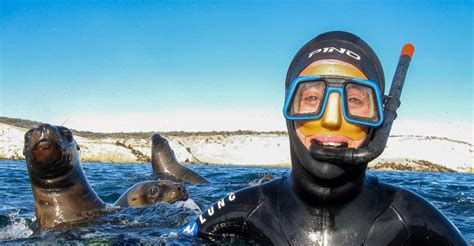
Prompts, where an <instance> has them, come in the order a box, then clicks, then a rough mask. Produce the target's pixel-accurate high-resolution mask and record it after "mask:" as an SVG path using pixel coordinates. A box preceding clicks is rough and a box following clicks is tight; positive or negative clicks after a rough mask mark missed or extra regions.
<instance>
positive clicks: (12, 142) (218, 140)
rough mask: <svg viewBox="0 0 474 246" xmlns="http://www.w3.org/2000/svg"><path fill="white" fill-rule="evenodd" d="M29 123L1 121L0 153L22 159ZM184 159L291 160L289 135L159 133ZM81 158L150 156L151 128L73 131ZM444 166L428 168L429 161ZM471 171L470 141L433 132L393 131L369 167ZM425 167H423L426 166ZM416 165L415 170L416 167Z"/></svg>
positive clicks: (138, 159)
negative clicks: (89, 134)
mask: <svg viewBox="0 0 474 246" xmlns="http://www.w3.org/2000/svg"><path fill="white" fill-rule="evenodd" d="M27 130H28V129H26V128H21V127H17V126H13V125H9V124H5V123H0V159H23V158H24V157H23V154H22V151H23V137H24V134H25V132H26V131H27ZM163 136H164V137H165V138H167V139H168V141H169V143H170V145H171V148H172V149H173V150H174V152H175V154H176V156H177V158H178V160H179V161H180V162H183V163H208V164H222V165H259V166H267V165H268V166H289V163H290V156H289V143H288V136H287V135H286V134H284V133H258V132H228V133H180V134H174V135H173V134H170V135H168V134H166V133H165V134H163ZM75 138H76V140H77V142H78V144H79V146H80V148H81V150H80V154H81V159H82V161H84V162H121V163H136V162H148V161H149V160H150V156H151V134H150V136H147V137H144V136H143V134H142V135H139V134H137V135H133V134H124V135H123V136H119V137H111V136H107V135H105V137H95V136H94V137H84V136H78V135H77V134H76V136H75ZM433 164H437V165H435V166H438V165H439V167H441V168H444V167H445V168H447V169H440V170H438V169H436V168H435V169H432V168H431V167H432V165H433ZM413 166H423V167H424V168H427V169H426V170H428V171H429V170H435V171H436V170H438V171H443V170H444V171H449V169H452V170H454V171H458V172H469V173H472V172H473V148H472V143H469V142H467V141H462V140H456V139H449V138H446V137H437V136H421V135H393V136H391V137H390V139H389V142H388V144H387V148H386V150H385V151H384V153H383V154H382V155H381V156H380V157H379V158H377V159H376V160H374V161H373V162H372V163H371V164H370V167H372V168H376V169H387V170H393V169H395V170H413V169H410V167H413ZM423 167H422V168H421V170H424V169H423ZM415 170H417V169H416V168H415Z"/></svg>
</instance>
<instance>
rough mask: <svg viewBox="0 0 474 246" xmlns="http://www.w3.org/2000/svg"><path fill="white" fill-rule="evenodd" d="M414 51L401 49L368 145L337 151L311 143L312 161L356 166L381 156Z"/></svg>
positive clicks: (404, 47)
mask: <svg viewBox="0 0 474 246" xmlns="http://www.w3.org/2000/svg"><path fill="white" fill-rule="evenodd" d="M414 51H415V47H414V46H413V45H412V44H410V43H407V44H405V45H404V46H403V48H402V52H401V54H400V60H399V61H398V65H397V69H396V71H395V74H394V76H393V80H392V86H391V87H390V92H389V95H388V96H384V115H385V120H384V123H383V125H382V126H381V127H380V128H379V129H376V131H375V134H374V136H373V138H372V140H371V141H370V142H369V143H368V145H367V146H366V147H363V148H360V149H354V148H345V149H337V148H331V147H321V146H318V145H317V144H316V143H313V144H312V145H311V146H310V153H311V156H312V157H313V158H314V159H316V160H319V161H324V162H330V163H339V164H345V165H358V164H367V163H368V162H369V161H372V160H374V159H375V158H377V157H378V156H379V155H380V154H382V152H383V151H384V149H385V146H386V144H387V141H388V137H389V135H390V130H391V129H392V125H393V121H394V120H395V119H396V118H397V109H398V107H399V106H400V96H401V94H402V89H403V85H404V83H405V77H406V74H407V71H408V66H409V65H410V61H411V58H412V57H413V52H414Z"/></svg>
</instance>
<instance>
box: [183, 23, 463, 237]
mask: <svg viewBox="0 0 474 246" xmlns="http://www.w3.org/2000/svg"><path fill="white" fill-rule="evenodd" d="M413 51H414V48H413V46H411V45H407V46H405V47H404V49H403V50H402V54H401V56H400V61H399V65H398V67H397V71H396V72H395V76H394V80H393V82H392V87H391V90H390V94H389V95H388V96H384V95H383V92H384V85H385V79H384V73H383V69H382V66H381V64H380V61H379V59H378V57H377V55H376V54H375V53H374V51H373V50H372V49H371V48H370V47H369V46H368V45H367V44H366V43H365V42H364V41H363V40H361V39H360V38H359V37H357V36H355V35H353V34H351V33H347V32H327V33H324V34H321V35H319V36H317V37H316V38H314V39H313V40H311V41H310V42H308V43H307V44H306V45H305V46H303V48H301V49H300V51H299V52H298V53H297V54H296V55H295V57H294V58H293V61H292V62H291V64H290V67H289V69H288V73H287V77H286V85H285V86H286V87H285V88H286V93H285V96H286V101H285V104H284V110H283V113H284V116H285V118H286V123H287V128H288V135H289V140H290V150H291V162H292V171H291V173H290V174H289V175H286V176H283V177H282V178H278V179H274V180H272V181H270V182H267V183H265V184H262V185H259V186H253V187H249V188H245V189H242V190H240V191H238V192H236V193H231V194H229V195H228V196H227V197H225V198H223V199H221V200H219V201H217V203H215V204H214V205H213V206H211V207H210V208H209V209H208V210H206V211H204V212H203V213H202V214H201V215H199V216H198V218H196V219H195V220H194V221H191V222H190V223H188V224H187V225H185V226H184V227H183V229H182V230H183V233H186V234H191V235H194V236H199V237H203V238H208V239H211V240H223V239H231V240H233V239H234V238H239V239H243V240H248V241H249V242H251V243H257V244H272V245H282V244H291V245H308V244H311V245H361V244H364V245H389V244H390V245H402V244H418V243H419V244H420V245H467V242H466V241H465V240H464V239H463V237H462V235H461V234H460V232H459V231H458V230H457V229H456V227H455V226H454V225H453V224H452V223H451V222H450V221H449V220H448V219H447V218H446V217H445V216H444V215H443V214H442V213H441V212H440V211H439V210H437V209H436V208H435V207H434V206H433V205H432V204H430V203H429V202H428V201H426V200H424V199H423V198H421V197H420V196H418V195H416V194H414V193H413V192H411V191H408V190H405V189H403V188H400V187H394V186H391V185H388V184H383V183H380V182H378V180H377V178H376V177H373V176H370V175H367V174H366V169H367V164H368V162H369V161H371V160H373V159H375V158H376V157H377V156H379V155H380V154H381V153H382V152H383V150H384V148H385V145H386V143H387V139H388V136H389V133H390V129H391V126H392V123H393V121H394V119H395V118H396V110H397V108H398V106H399V104H400V101H399V98H400V94H401V90H402V87H403V82H404V79H405V75H406V71H407V67H408V64H409V62H410V60H411V56H412V54H413Z"/></svg>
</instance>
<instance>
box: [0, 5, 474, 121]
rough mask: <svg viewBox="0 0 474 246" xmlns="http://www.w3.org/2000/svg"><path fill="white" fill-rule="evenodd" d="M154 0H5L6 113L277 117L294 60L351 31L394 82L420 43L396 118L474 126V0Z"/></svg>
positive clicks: (0, 23) (1, 27)
mask: <svg viewBox="0 0 474 246" xmlns="http://www.w3.org/2000/svg"><path fill="white" fill-rule="evenodd" d="M150 2H151V1H149V2H140V1H133V2H132V3H123V2H115V1H106V2H98V1H97V2H96V1H87V2H81V1H43V2H39V1H5V0H4V1H1V2H0V41H1V43H0V45H1V47H0V62H1V63H0V69H1V70H0V72H1V74H0V75H1V77H0V79H1V88H0V89H1V92H0V93H1V94H0V100H1V101H0V102H1V109H0V115H2V116H7V117H17V118H25V119H31V120H38V121H46V122H48V121H51V120H52V119H58V118H65V119H67V118H69V117H72V116H73V115H74V114H87V113H95V114H105V113H107V114H121V113H124V114H125V113H130V112H133V113H135V114H137V113H138V114H139V113H140V112H144V113H145V112H146V113H155V112H156V113H157V114H160V113H161V112H179V111H181V110H183V111H198V110H203V111H206V112H212V111H216V112H217V111H219V112H222V111H228V112H245V111H248V110H254V111H255V110H257V111H258V110H260V111H262V112H276V113H279V112H280V110H281V108H282V105H283V97H284V78H285V74H286V71H287V68H288V65H289V63H290V61H291V59H292V57H293V55H294V54H295V53H296V52H297V51H298V49H299V48H300V47H301V46H302V45H304V44H305V43H306V42H307V41H309V40H310V39H311V38H313V37H314V36H316V35H317V34H319V33H322V32H325V31H330V30H345V31H349V32H353V33H355V34H357V35H358V36H360V37H362V38H363V39H364V40H365V41H366V42H367V43H369V44H370V45H371V46H372V48H373V49H374V50H375V51H376V53H377V54H378V55H379V58H380V60H381V62H382V64H383V66H384V70H385V76H386V80H387V83H390V81H391V78H392V76H393V72H394V69H395V66H396V63H397V59H398V55H399V52H400V49H401V47H402V45H403V44H404V43H405V42H412V43H413V44H414V45H415V47H416V52H415V56H414V59H413V61H412V64H411V67H410V69H409V73H408V77H407V81H406V86H405V89H404V92H403V95H402V106H401V108H400V110H399V118H403V119H413V120H419V119H425V120H440V121H463V122H468V123H472V117H473V103H474V101H473V77H472V70H473V64H472V60H473V51H472V49H473V40H472V33H473V24H472V23H473V16H472V12H473V9H474V8H473V3H472V1H449V2H446V1H444V2H435V1H417V2H416V3H413V1H386V2H384V3H379V2H378V1H360V2H359V1H357V2H356V1H340V2H338V3H333V2H332V1H305V2H298V1H291V2H290V1H288V2H274V1H223V2H215V1H181V2H179V3H173V2H164V1H160V2H159V3H150ZM386 87H387V88H388V87H389V86H388V85H387V86H386ZM387 92H388V89H386V93H387ZM139 124H140V123H139V122H137V127H138V126H139Z"/></svg>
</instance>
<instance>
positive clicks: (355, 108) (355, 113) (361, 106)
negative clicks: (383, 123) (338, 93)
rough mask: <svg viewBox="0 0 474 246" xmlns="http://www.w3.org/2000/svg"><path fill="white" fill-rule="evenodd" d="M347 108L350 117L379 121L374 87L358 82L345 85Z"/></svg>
mask: <svg viewBox="0 0 474 246" xmlns="http://www.w3.org/2000/svg"><path fill="white" fill-rule="evenodd" d="M345 94H346V95H345V100H346V102H345V103H346V110H347V112H346V113H347V114H348V116H349V117H350V118H355V119H357V120H361V121H366V122H377V121H378V120H379V118H380V116H379V113H378V112H379V110H378V108H377V103H376V100H377V99H376V96H375V95H376V94H375V91H374V89H373V88H371V87H369V86H365V85H360V84H356V83H347V84H346V85H345Z"/></svg>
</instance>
